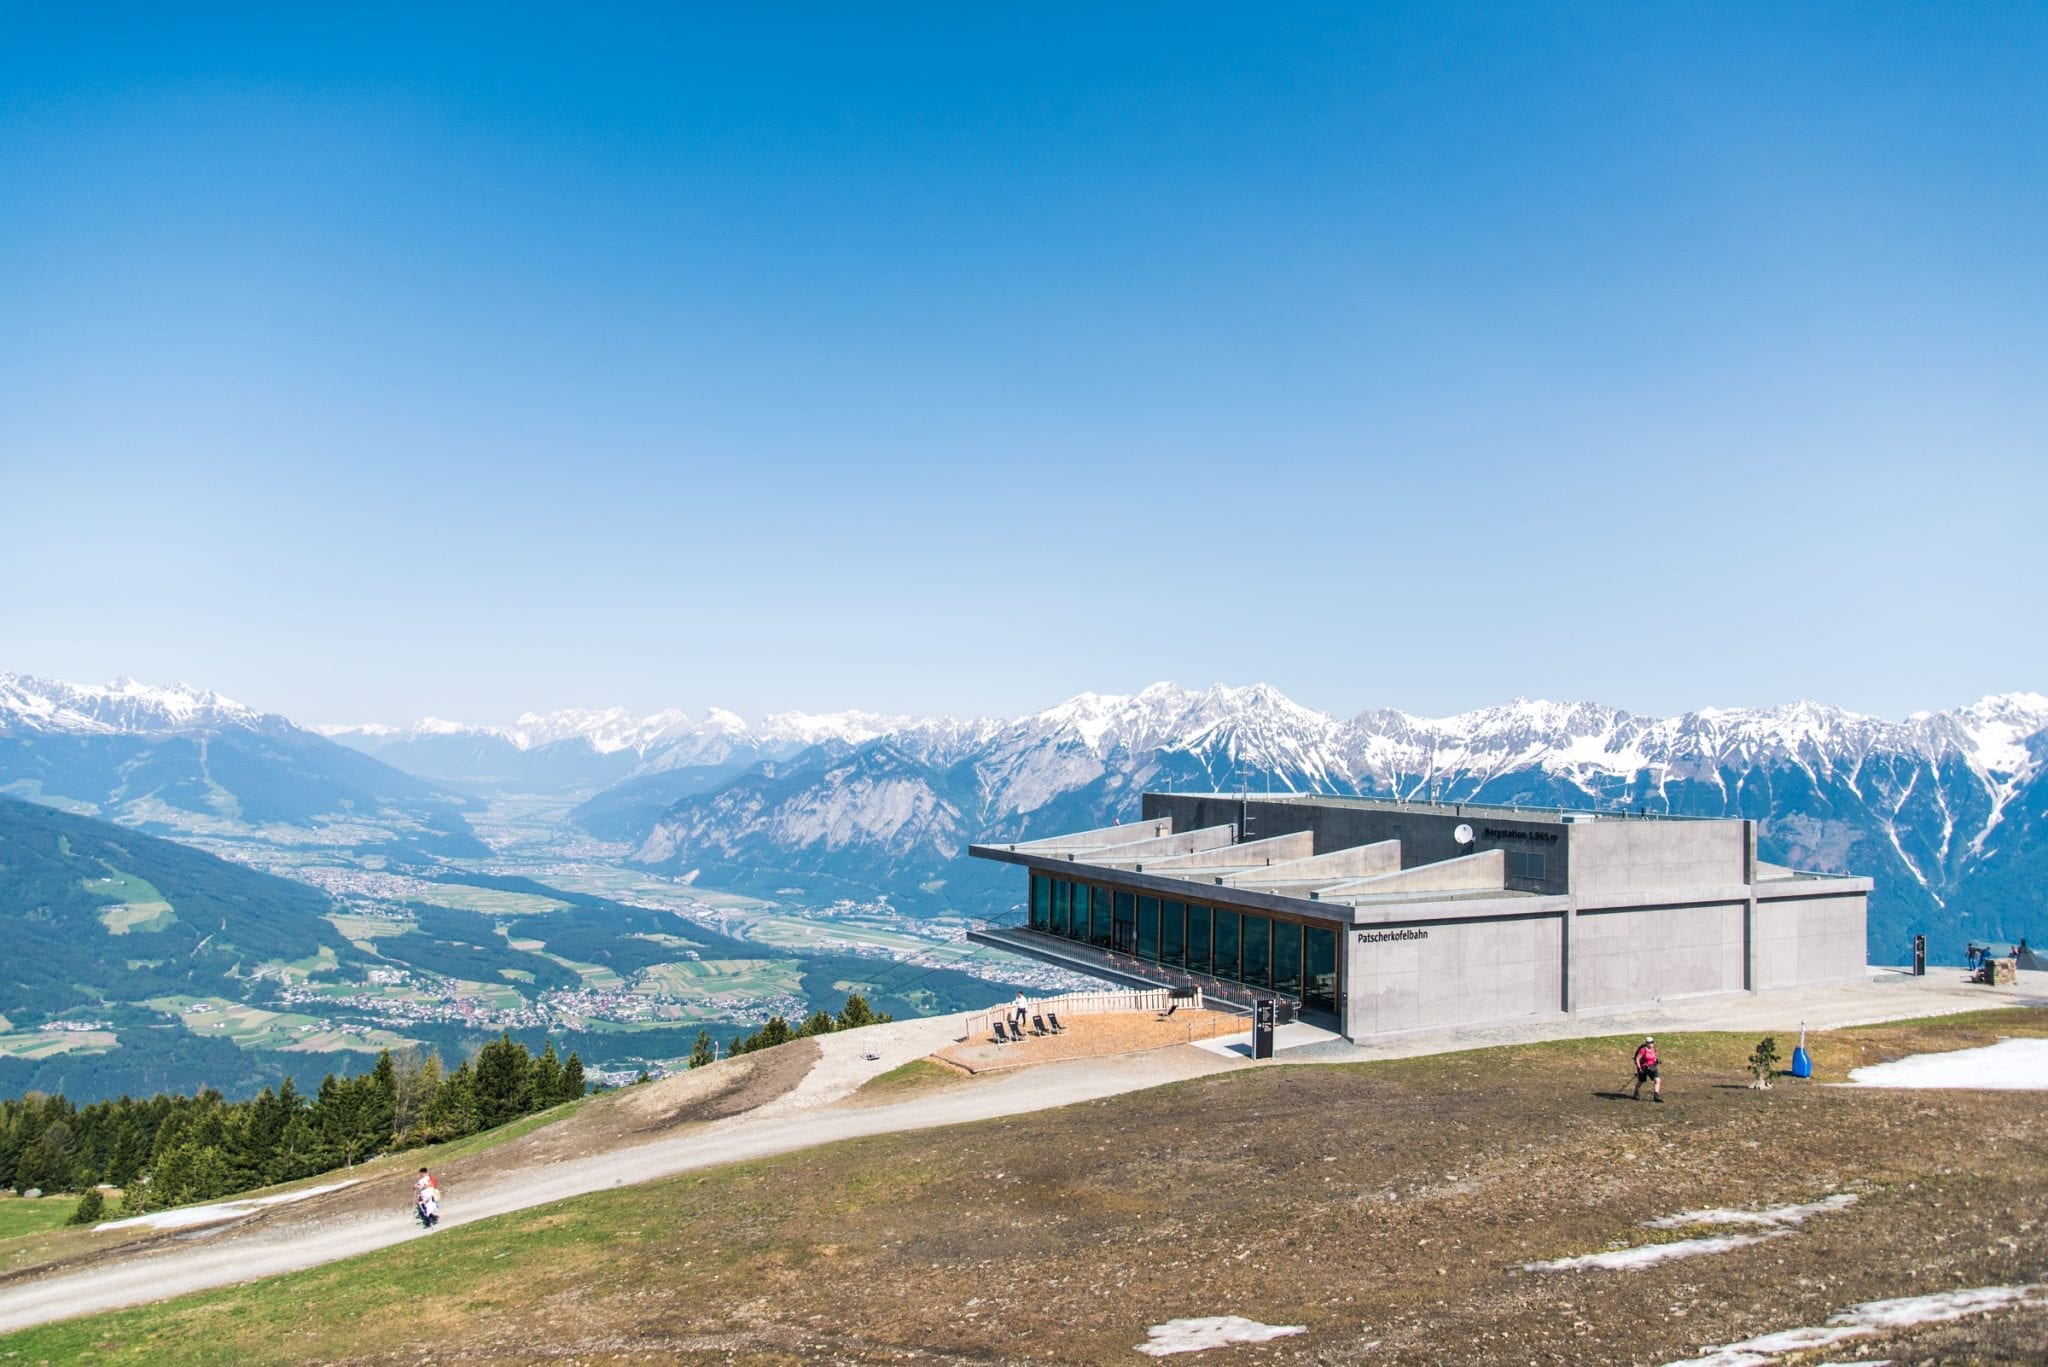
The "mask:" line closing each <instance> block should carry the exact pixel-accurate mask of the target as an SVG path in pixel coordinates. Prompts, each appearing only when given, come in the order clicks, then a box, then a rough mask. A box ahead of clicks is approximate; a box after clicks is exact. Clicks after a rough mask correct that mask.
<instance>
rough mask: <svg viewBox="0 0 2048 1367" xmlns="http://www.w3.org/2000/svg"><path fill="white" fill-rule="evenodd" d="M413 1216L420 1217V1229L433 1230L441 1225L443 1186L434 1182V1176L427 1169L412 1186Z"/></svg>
mask: <svg viewBox="0 0 2048 1367" xmlns="http://www.w3.org/2000/svg"><path fill="white" fill-rule="evenodd" d="M412 1200H413V1214H415V1215H417V1216H418V1217H419V1221H420V1228H422V1229H432V1228H433V1227H434V1226H435V1225H438V1224H440V1223H441V1185H440V1183H438V1182H436V1181H435V1180H434V1174H432V1173H431V1172H428V1171H427V1170H426V1169H425V1168H421V1169H420V1175H419V1177H418V1179H417V1180H415V1181H414V1182H413V1184H412Z"/></svg>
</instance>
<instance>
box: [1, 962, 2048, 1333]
mask: <svg viewBox="0 0 2048 1367" xmlns="http://www.w3.org/2000/svg"><path fill="white" fill-rule="evenodd" d="M1961 978H1962V974H1961V973H1960V972H1958V971H1956V970H1936V971H1935V972H1934V973H1933V974H1931V975H1930V976H1928V977H1926V978H1919V979H1914V978H1903V977H1893V978H1888V979H1884V980H1880V981H1876V982H1873V983H1870V984H1853V985H1848V986H1842V987H1831V988H1812V989H1804V990H1797V991H1791V992H1783V993H1773V994H1771V995H1769V996H1763V997H1718V998H1711V999H1703V1000H1698V1001H1689V1002H1684V1001H1681V1002H1668V1003H1663V1004H1661V1005H1659V1006H1656V1007H1653V1008H1650V1009H1648V1010H1640V1011H1628V1012H1619V1013H1613V1014H1605V1015H1586V1016H1580V1017H1576V1018H1571V1019H1551V1020H1545V1021H1535V1022H1530V1023H1529V1024H1527V1025H1521V1026H1508V1027H1500V1028H1496V1029H1490V1030H1459V1031H1444V1032H1433V1033H1428V1034H1417V1035H1412V1036H1406V1037H1403V1038H1401V1039H1396V1040H1389V1041H1382V1042H1379V1043H1376V1044H1373V1045H1366V1046H1361V1045H1352V1044H1347V1043H1343V1042H1341V1041H1338V1042H1331V1043H1324V1044H1317V1045H1311V1046H1307V1047H1304V1048H1300V1049H1291V1050H1288V1051H1287V1052H1286V1053H1285V1054H1284V1055H1283V1056H1282V1058H1281V1060H1279V1061H1282V1062H1286V1063H1317V1062H1349V1061H1356V1060H1365V1059H1374V1058H1393V1057H1412V1056H1415V1055H1420V1054H1429V1053H1442V1052H1447V1051H1450V1050H1456V1049H1474V1048H1484V1047H1488V1046H1491V1045H1499V1044H1514V1043H1521V1042H1526V1041H1537V1040H1546V1039H1559V1038H1574V1037H1585V1036H1594V1035H1612V1034H1622V1033H1629V1032H1633V1031H1638V1030H1641V1031H1645V1032H1657V1031H1665V1032H1675V1031H1679V1030H1752V1029H1754V1030H1770V1031H1775V1032H1776V1033H1778V1034H1779V1035H1781V1036H1791V1035H1793V1034H1795V1033H1796V1031H1797V1030H1798V1028H1799V1024H1800V1022H1802V1021H1804V1022H1805V1023H1806V1025H1807V1027H1808V1028H1809V1029H1813V1030H1827V1029H1834V1028H1840V1027H1842V1026H1845V1025H1851V1024H1869V1023H1874V1022H1878V1021H1885V1020H1904V1019H1910V1018H1913V1017H1917V1016H1932V1015H1946V1014H1954V1013H1957V1012H1962V1011H1972V1010H1982V1009H1985V1008H1987V1007H1994V1006H2012V1005H2034V1006H2041V1005H2048V974H2039V973H2029V974H2022V975H2021V981H2020V983H2019V985H2018V986H2017V987H2012V988H1986V987H1977V986H1970V985H1966V984H1964V983H1963V982H1962V981H1961ZM965 1020H966V1018H965V1017H964V1016H951V1017H938V1018H933V1019H927V1020H912V1021H899V1022H893V1023H891V1024H888V1025H882V1026H871V1027H867V1028H865V1029H862V1030H858V1031H851V1032H848V1033H846V1034H843V1035H827V1036H823V1037H821V1038H820V1039H819V1041H818V1044H819V1046H820V1052H819V1056H818V1059H817V1061H816V1063H815V1064H814V1065H813V1066H812V1068H811V1069H810V1071H809V1072H808V1073H807V1074H806V1075H805V1077H804V1079H803V1081H802V1082H800V1083H799V1084H798V1085H797V1086H796V1087H795V1088H793V1089H792V1090H790V1091H788V1092H785V1093H783V1094H782V1095H780V1096H777V1097H776V1098H774V1099H773V1100H771V1101H769V1102H767V1103H766V1104H764V1105H761V1106H759V1107H757V1108H755V1109H754V1110H751V1111H749V1112H747V1113H746V1114H744V1115H739V1116H734V1117H732V1118H730V1119H726V1120H718V1121H712V1122H709V1123H707V1124H704V1125H701V1126H698V1127H695V1128H693V1129H691V1130H689V1131H688V1132H686V1133H682V1134H678V1135H676V1136H675V1137H673V1138H668V1139H662V1140H657V1141H654V1142H652V1143H647V1144H642V1145H638V1146H635V1147H630V1148H624V1149H619V1150H616V1151H613V1152H609V1153H603V1154H598V1155H596V1156H593V1157H590V1158H587V1159H578V1160H575V1161H567V1162H556V1163H547V1164H544V1165H542V1166H539V1167H537V1168H528V1169H524V1170H519V1171H510V1172H506V1173H504V1174H502V1175H500V1176H498V1177H497V1178H495V1179H491V1178H482V1177H473V1178H471V1179H470V1180H468V1181H467V1182H466V1183H465V1184H464V1186H463V1189H462V1192H461V1199H460V1201H458V1202H456V1203H455V1204H454V1205H453V1206H452V1207H451V1208H450V1209H449V1210H447V1211H446V1212H445V1213H444V1218H443V1223H444V1224H446V1225H457V1224H466V1223H468V1222H470V1221H472V1220H481V1219H487V1218H489V1217H491V1216H495V1215H503V1214H506V1213H508V1212H510V1211H516V1210H523V1209H527V1208H529V1207H532V1206H537V1205H541V1204H544V1203H546V1202H550V1201H558V1200H562V1199H565V1198H568V1197H573V1196H578V1195H581V1194H584V1193H587V1192H591V1191H598V1190H602V1189H604V1188H606V1187H615V1186H624V1185H627V1184H629V1183H638V1182H647V1181H652V1180H655V1179H658V1178H662V1177H668V1176H672V1175H674V1174H676V1173H680V1172H687V1171H690V1170H692V1169H696V1168H704V1167H712V1166H716V1165H719V1164H724V1163H732V1162H739V1161H744V1160H747V1159H754V1158H762V1157H767V1156H769V1155H773V1154H779V1153H787V1152H790V1151H792V1150H795V1149H802V1148H808V1147H811V1146H813V1145H817V1144H826V1143H831V1142H833V1141H835V1140H840V1139H848V1138H854V1137H857V1136H863V1135H873V1134H883V1133H889V1132H893V1131H901V1130H917V1129H929V1128H935V1127H938V1126H945V1125H956V1124H961V1123H965V1122H969V1121H976V1120H987V1119H993V1118H996V1117H1000V1116H1006V1115H1018V1114H1023V1113H1025V1112H1030V1111H1038V1110H1045V1109H1049V1108H1051V1107H1055V1106H1063V1105H1068V1104H1071V1103H1074V1102H1079V1101H1089V1100H1095V1099H1098V1098H1101V1097H1108V1096H1116V1095H1119V1094H1121V1093H1125V1092H1132V1091H1138V1090H1141V1089H1144V1088H1148V1087H1154V1086H1158V1085H1160V1084H1163V1083H1168V1082H1175V1081H1180V1080H1183V1079H1187V1078H1194V1077H1201V1076H1205V1075H1207V1074H1211V1073H1218V1072H1224V1071H1228V1070H1231V1069H1234V1068H1243V1067H1253V1066H1261V1065H1253V1064H1251V1063H1248V1062H1246V1061H1244V1060H1241V1059H1235V1058H1229V1057H1221V1056H1218V1055H1216V1054H1212V1053H1207V1052H1204V1051H1202V1050H1200V1049H1194V1048H1185V1047H1183V1048H1177V1049H1159V1050H1153V1051H1150V1052H1145V1053H1137V1054H1127V1055H1117V1056H1110V1057H1103V1058H1092V1059H1080V1060H1074V1061H1071V1062H1059V1063H1048V1064H1046V1065H1044V1066H1042V1067H1036V1068H1028V1069H1023V1070H1020V1071H1017V1072H1013V1073H1004V1074H998V1075H994V1076H990V1077H988V1078H987V1079H986V1080H985V1081H983V1082H980V1083H977V1085H974V1086H971V1087H963V1088H959V1089H957V1090H953V1089H948V1090H941V1091H938V1092H934V1093H931V1094H929V1095H924V1096H918V1097H913V1098H910V1099H907V1100H904V1101H900V1102H895V1103H891V1104H884V1105H875V1106H865V1107H862V1106H836V1105H835V1104H834V1103H836V1102H839V1101H842V1100H844V1099H845V1098H847V1097H848V1096H850V1095H851V1094H852V1093H853V1092H854V1091H856V1090H857V1089H858V1088H859V1087H860V1086H861V1084H862V1083H864V1082H866V1081H868V1080H869V1079H871V1078H873V1077H876V1076H879V1075H880V1074H882V1073H885V1072H887V1071H889V1070H890V1069H892V1068H895V1067H897V1066H899V1065H901V1064H903V1063H907V1062H909V1061H911V1060H913V1059H918V1058H923V1057H925V1056H926V1055H928V1054H930V1053H932V1052H934V1051H935V1050H937V1049H939V1048H941V1047H943V1046H944V1045H946V1044H949V1043H951V1042H952V1041H953V1040H955V1039H957V1038H958V1037H959V1035H960V1034H961V1033H962V1031H963V1030H964V1028H965ZM869 1054H874V1055H877V1057H875V1058H869V1057H867V1055H869ZM420 1237H424V1235H423V1233H422V1231H420V1230H419V1229H418V1228H417V1226H416V1225H414V1224H413V1222H412V1221H411V1220H410V1219H409V1218H407V1217H406V1215H405V1213H404V1212H403V1211H402V1210H394V1211H391V1212H390V1213H388V1214H377V1215H368V1216H358V1217H354V1218H347V1219H333V1220H330V1221H327V1222H323V1223H312V1222H307V1223H302V1224H299V1225H296V1226H291V1227H283V1228H280V1227H274V1226H259V1227H253V1228H248V1229H240V1230H238V1228H237V1227H235V1226H225V1227H214V1228H212V1229H208V1230H201V1231H195V1232H194V1233H193V1234H191V1235H189V1236H184V1237H182V1238H180V1239H179V1240H177V1241H176V1246H175V1247H173V1248H171V1249H168V1250H165V1249H163V1248H161V1247H160V1246H159V1247H158V1248H157V1249H156V1250H155V1251H152V1252H150V1253H147V1254H139V1255H137V1256H135V1257H133V1258H125V1259H119V1260H117V1261H110V1262H107V1263H103V1264H100V1265H98V1266H94V1267H91V1268H86V1269H82V1270H78V1271H74V1272H69V1273H63V1274H59V1275H56V1276H51V1277H47V1278H44V1279H41V1280H37V1281H27V1282H21V1283H17V1284H14V1285H10V1286H6V1287H4V1288H0V1332H5V1331H9V1330H14V1329H22V1328H26V1327H28V1326H30V1325H33V1324H40V1323H43V1322H45V1321H48V1320H54V1319H63V1318H68V1317H71V1316H75V1315H87V1314H92V1313H95V1312H98V1311H102V1310H111V1309H115V1308H118V1307H120V1306H126V1305H136V1304H141V1303H144V1302H147V1301H154V1300H161V1299H165V1298H167V1297H171V1296H177V1295H183V1294H185V1293H187V1292H191V1291H198V1290H203V1289H206V1288H209V1287H217V1286H225V1285H229V1284H231V1283H235V1282H241V1281H247V1280H249V1279H251V1278H256V1277H266V1276H272V1275H275V1274H277V1273H281V1272H289V1271H294V1270H297V1269H299V1268H305V1267H313V1266H317V1265H319V1264H321V1263H326V1262H332V1261H334V1260H335V1259H338V1258H346V1257H350V1256H352V1255H354V1254H357V1253H365V1252H369V1251H371V1250H373V1249H378V1248H383V1247H386V1246H389V1245H391V1244H396V1243H400V1242H403V1241H405V1240H407V1239H412V1238H420Z"/></svg>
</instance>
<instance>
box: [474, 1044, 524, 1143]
mask: <svg viewBox="0 0 2048 1367" xmlns="http://www.w3.org/2000/svg"><path fill="white" fill-rule="evenodd" d="M474 1085H475V1088H476V1126H477V1128H478V1129H480V1130H488V1129H493V1128H495V1127H497V1126H499V1125H502V1124H504V1123H505V1122H506V1121H508V1120H513V1119H516V1118H518V1117H519V1116H522V1115H524V1114H526V1111H527V1108H528V1106H529V1104H530V1102H531V1101H532V1097H533V1060H532V1059H531V1058H530V1057H529V1056H528V1055H527V1052H526V1046H525V1045H523V1044H520V1043H518V1042H516V1041H515V1040H514V1039H513V1038H512V1036H511V1035H510V1034H509V1033H506V1034H501V1035H499V1036H498V1038H496V1039H494V1040H492V1041H491V1042H490V1043H489V1044H486V1045H485V1046H484V1047H483V1048H482V1049H480V1050H478V1051H477V1056H476V1075H475V1083H474Z"/></svg>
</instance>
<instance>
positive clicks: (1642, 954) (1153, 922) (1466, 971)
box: [971, 793, 1871, 1040]
mask: <svg viewBox="0 0 2048 1367" xmlns="http://www.w3.org/2000/svg"><path fill="white" fill-rule="evenodd" d="M1140 810H1141V811H1142V813H1143V815H1142V819H1140V820H1138V821H1135V822H1130V823H1127V824H1123V825H1117V826H1108V827H1103V828H1101V829H1097V830H1090V831H1077V832H1075V833H1074V834H1072V835H1062V836H1053V837H1050V838H1047V839H1041V840H1029V841H1020V842H1018V843H1016V844H990V845H976V846H973V847H972V851H971V852H972V853H973V854H975V855H976V856H978V857H980V858H984V859H995V860H1001V861H1003V862H1006V863H1011V864H1020V865H1023V866H1024V868H1025V869H1026V870H1027V871H1028V876H1029V882H1030V886H1029V891H1028V901H1027V904H1026V906H1027V911H1026V914H1025V916H1024V917H1023V918H1022V919H1021V921H1020V922H1019V923H1018V924H1016V925H1010V926H1001V927H997V926H988V927H983V928H979V929H977V930H976V931H974V932H973V936H972V938H974V939H975V940H976V941H978V942H980V943H984V944H989V945H992V946H995V947H998V948H1002V949H1007V950H1010V951H1012V952H1015V953H1020V954H1025V955H1028V956H1030V957H1032V958H1035V959H1039V960H1042V961H1045V962H1050V963H1055V964H1060V965H1062V966H1065V967H1069V968H1074V969H1078V970H1080V971H1082V972H1086V973H1091V974H1094V975H1095V976H1098V977H1107V978H1110V979H1113V980H1116V981H1121V982H1131V983H1143V984H1147V985H1159V984H1171V985H1176V986H1180V985H1191V986H1196V987H1201V988H1203V989H1205V992H1206V993H1207V994H1209V995H1214V996H1219V997H1222V998H1224V999H1226V1000H1238V1001H1245V1000H1248V999H1250V998H1256V997H1272V998H1275V999H1278V1000H1281V1001H1292V1002H1294V1003H1296V1004H1297V1006H1298V1007H1299V1009H1300V1011H1301V1014H1302V1015H1303V1017H1304V1018H1305V1019H1307V1020H1310V1021H1314V1022H1316V1023H1318V1024H1322V1025H1325V1026H1327V1027H1329V1028H1331V1029H1333V1030H1336V1031H1337V1032H1338V1033H1340V1034H1342V1035H1344V1036H1345V1037H1347V1038H1349V1039H1353V1040H1364V1039H1369V1038H1372V1037H1374V1036H1381V1035H1391V1034H1398V1033H1400V1032H1403V1031H1410V1030H1441V1029H1446V1028H1452V1027H1458V1026H1482V1025H1499V1024H1505V1023H1510V1022H1516V1021H1528V1020H1536V1019H1541V1018H1544V1017H1558V1016H1565V1015H1572V1014H1576V1013H1579V1012H1598V1011H1603V1010H1611V1009H1619V1008H1627V1007H1640V1006H1644V1005H1650V1004H1654V1003H1656V1002H1659V1001H1668V1000H1671V999H1674V998H1679V997H1697V996H1705V995H1710V994H1714V993H1736V992H1768V991H1771V990H1773V989H1778V988H1788V987H1802V986H1808V985H1812V984H1819V983H1833V982H1850V981H1860V980H1862V979H1863V978H1864V977H1865V976H1866V974H1867V969H1866V965H1865V938H1864V935H1865V932H1864V920H1865V914H1866V910H1867V904H1868V900H1869V895H1870V886H1871V883H1870V880H1869V879H1868V878H1859V877H1842V876H1834V875H1827V874H1816V873H1803V872H1798V871H1795V870H1792V869H1789V868H1782V867H1779V866H1776V865H1773V864H1767V863H1764V862H1762V861H1761V860H1759V859H1758V858H1757V852H1756V823H1755V822H1754V821H1749V820H1743V819H1737V818H1725V819H1724V818H1684V817H1667V816H1646V815H1638V814H1632V813H1631V814H1623V813H1618V812H1555V811H1548V810H1545V811H1532V810H1529V809H1526V808H1521V809H1517V808H1508V807H1488V806H1477V805H1473V804H1439V803H1408V802H1398V801H1386V800H1377V799H1366V798H1343V797H1322V796H1298V795H1285V796H1265V797H1252V796H1240V795H1231V794H1197V793H1147V794H1145V795H1144V798H1143V800H1142V805H1141V809H1140Z"/></svg>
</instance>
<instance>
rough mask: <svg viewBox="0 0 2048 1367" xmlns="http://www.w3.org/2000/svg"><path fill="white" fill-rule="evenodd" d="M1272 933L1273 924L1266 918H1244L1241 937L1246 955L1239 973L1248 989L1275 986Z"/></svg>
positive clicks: (1243, 951)
mask: <svg viewBox="0 0 2048 1367" xmlns="http://www.w3.org/2000/svg"><path fill="white" fill-rule="evenodd" d="M1272 932H1273V923H1272V922H1271V921H1268V920H1267V919H1266V918H1265V917H1263V916H1247V917H1245V918H1244V929H1243V930H1242V931H1241V932H1239V934H1240V936H1241V952H1242V953H1243V955H1244V966H1243V968H1242V970H1241V971H1240V973H1239V977H1240V979H1241V981H1243V983H1244V984H1245V986H1247V987H1271V986H1272V985H1273V983H1272V973H1271V969H1272V953H1273V935H1272Z"/></svg>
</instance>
